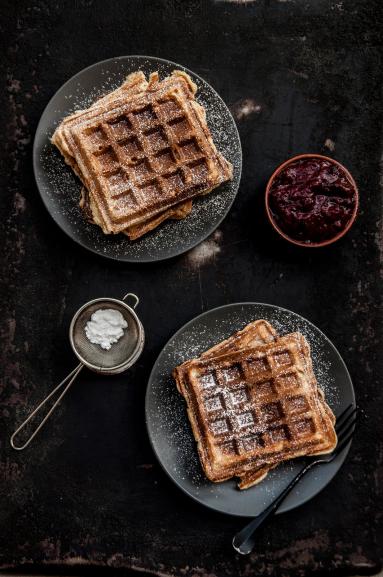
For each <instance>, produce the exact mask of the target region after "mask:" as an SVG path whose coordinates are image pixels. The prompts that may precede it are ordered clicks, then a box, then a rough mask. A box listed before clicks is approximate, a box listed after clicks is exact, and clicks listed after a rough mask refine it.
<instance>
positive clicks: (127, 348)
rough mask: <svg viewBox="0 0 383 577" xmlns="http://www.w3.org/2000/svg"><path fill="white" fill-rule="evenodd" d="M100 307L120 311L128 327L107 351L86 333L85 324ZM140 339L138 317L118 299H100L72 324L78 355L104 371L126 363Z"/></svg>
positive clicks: (72, 337)
mask: <svg viewBox="0 0 383 577" xmlns="http://www.w3.org/2000/svg"><path fill="white" fill-rule="evenodd" d="M99 309H115V310H117V311H119V312H120V313H121V314H122V316H123V317H124V319H125V320H126V322H127V323H128V327H127V328H126V329H124V334H123V336H122V337H121V338H120V339H119V340H118V341H117V343H113V344H112V346H111V348H110V349H109V350H108V351H107V350H104V349H103V348H101V346H100V345H96V344H94V343H91V342H90V341H89V340H88V338H87V336H86V333H85V325H86V323H87V322H88V321H90V318H91V316H92V314H93V313H94V312H96V311H97V310H99ZM138 340H139V327H138V324H137V320H136V318H135V317H134V316H133V315H132V314H131V313H130V311H129V310H128V309H126V308H125V307H124V306H123V305H120V304H119V303H118V302H116V301H110V300H108V299H103V300H98V301H97V302H94V303H91V304H89V305H88V306H87V307H86V308H84V309H83V310H82V311H81V312H80V314H79V316H78V317H77V319H76V320H75V322H74V323H73V326H72V334H71V341H72V346H73V348H74V349H75V352H76V353H77V354H78V356H79V357H80V358H81V359H83V360H84V361H85V364H88V365H91V368H93V370H100V371H103V370H105V369H107V370H110V371H113V370H115V369H118V368H119V367H120V366H121V365H123V364H125V363H126V362H127V361H128V360H129V359H130V358H131V357H132V356H133V354H134V353H135V351H136V349H137V346H138Z"/></svg>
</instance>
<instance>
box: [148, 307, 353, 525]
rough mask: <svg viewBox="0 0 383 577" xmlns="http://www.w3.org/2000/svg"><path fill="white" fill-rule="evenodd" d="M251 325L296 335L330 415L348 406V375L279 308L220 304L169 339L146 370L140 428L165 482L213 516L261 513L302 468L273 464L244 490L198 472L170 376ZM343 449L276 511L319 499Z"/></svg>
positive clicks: (316, 337)
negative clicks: (307, 349) (306, 346)
mask: <svg viewBox="0 0 383 577" xmlns="http://www.w3.org/2000/svg"><path fill="white" fill-rule="evenodd" d="M255 319H266V320H268V321H269V322H270V323H272V324H273V326H274V327H275V328H276V330H277V331H278V333H279V334H280V335H283V334H287V333H289V332H293V331H299V332H301V333H302V334H304V335H305V336H306V337H307V339H308V341H309V343H310V346H311V352H312V357H313V364H314V371H315V374H316V377H317V380H318V383H319V385H320V386H321V387H322V388H323V390H324V392H325V395H326V400H327V402H328V404H329V405H330V407H331V408H332V409H333V411H334V413H335V415H338V414H340V412H341V411H342V410H343V409H344V408H345V407H347V406H348V405H350V404H353V405H354V404H355V396H354V389H353V386H352V382H351V378H350V375H349V373H348V371H347V368H346V366H345V364H344V362H343V360H342V358H341V356H340V355H339V353H338V351H337V350H336V348H335V347H334V345H333V344H332V343H331V342H330V341H329V340H328V338H327V337H326V336H325V335H324V334H323V333H322V332H321V331H320V330H319V329H318V328H317V327H315V326H314V325H313V324H311V323H310V322H309V321H307V320H306V319H304V318H303V317H301V316H299V315H297V314H295V313H293V312H291V311H288V310H286V309H282V308H280V307H276V306H274V305H266V304H260V303H237V304H231V305H226V306H223V307H219V308H216V309H213V310H211V311H208V312H206V313H203V314H202V315H200V316H198V317H196V318H195V319H193V320H192V321H190V322H189V323H187V324H186V325H185V326H183V327H182V328H181V329H180V330H179V331H178V332H177V333H176V334H175V335H174V336H173V337H172V338H171V339H170V340H169V342H168V343H167V344H166V346H165V347H164V349H163V350H162V352H161V354H160V355H159V357H158V359H157V361H156V363H155V365H154V367H153V370H152V373H151V375H150V379H149V384H148V389H147V393H146V422H147V428H148V433H149V438H150V441H151V444H152V446H153V449H154V452H155V454H156V456H157V458H158V460H159V462H160V463H161V465H162V467H163V468H164V469H165V471H166V472H167V474H168V475H169V476H170V478H171V479H172V480H173V481H174V482H175V483H176V485H178V487H179V488H180V489H182V490H183V491H185V493H187V494H188V495H189V496H190V497H192V498H193V499H195V500H196V501H198V502H199V503H201V504H202V505H205V506H206V507H210V508H211V509H215V510H216V511H220V512H222V513H228V514H230V515H239V516H243V517H248V516H256V515H258V514H259V513H261V512H262V511H263V510H264V509H265V507H267V505H269V504H270V503H271V501H272V500H273V499H274V498H275V497H276V496H277V495H278V494H279V493H280V492H281V491H282V489H283V488H284V487H286V485H287V484H288V483H289V481H290V480H291V479H292V478H293V477H294V476H295V475H296V473H297V472H298V471H299V470H300V469H301V468H302V461H300V462H299V460H295V461H294V460H292V461H289V462H286V463H285V464H282V465H279V467H277V468H276V469H275V470H273V471H271V472H270V473H269V474H268V476H267V477H266V479H265V480H264V481H262V482H261V483H260V484H259V485H256V486H254V487H252V488H250V489H247V490H245V491H239V490H238V489H237V486H236V482H235V481H234V480H229V481H226V482H224V483H211V482H210V481H209V480H208V479H207V478H206V477H205V476H204V474H203V472H202V469H201V466H200V463H199V459H198V455H197V451H196V447H195V441H194V438H193V434H192V431H191V428H190V425H189V421H188V418H187V414H186V410H185V403H184V401H183V398H182V397H181V395H180V394H179V393H178V391H177V388H176V385H175V382H174V380H173V379H172V376H171V371H172V369H173V368H174V367H175V366H177V365H179V364H180V363H182V362H183V361H185V360H187V359H190V358H194V357H196V356H198V355H200V354H201V353H202V352H203V351H205V350H206V349H208V348H209V347H211V346H212V345H214V344H216V343H218V342H219V341H222V340H223V339H226V338H227V337H228V336H229V335H231V334H232V333H233V332H235V331H237V330H239V329H242V328H243V327H244V326H245V325H246V324H248V323H249V322H251V321H253V320H255ZM350 445H351V443H350V444H349V445H348V446H347V447H346V448H345V449H344V451H343V452H342V453H341V454H340V455H339V456H338V457H337V458H336V459H334V461H333V462H332V463H330V464H327V465H322V466H319V467H316V468H314V469H313V470H312V471H310V472H308V473H307V474H306V475H305V477H304V478H303V479H302V481H301V482H300V483H299V484H298V485H297V487H296V489H295V490H294V491H293V492H292V493H290V495H289V496H288V497H287V498H286V500H285V501H284V503H283V504H282V505H281V507H280V509H279V511H278V512H279V513H282V512H284V511H289V510H290V509H294V508H295V507H298V506H299V505H301V504H302V503H305V502H306V501H308V500H309V499H311V498H312V497H314V495H316V494H317V493H319V491H321V489H323V488H324V487H325V486H326V485H327V483H329V482H330V481H331V479H332V478H333V477H334V475H335V474H336V473H337V471H338V470H339V469H340V467H341V466H342V463H343V461H344V460H345V458H346V455H347V453H348V450H349V448H350Z"/></svg>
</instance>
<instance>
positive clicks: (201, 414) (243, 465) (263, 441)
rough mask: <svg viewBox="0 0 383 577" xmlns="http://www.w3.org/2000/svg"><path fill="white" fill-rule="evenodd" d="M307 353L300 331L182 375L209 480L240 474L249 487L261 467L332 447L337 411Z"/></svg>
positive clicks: (206, 361)
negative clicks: (327, 404) (326, 403)
mask: <svg viewBox="0 0 383 577" xmlns="http://www.w3.org/2000/svg"><path fill="white" fill-rule="evenodd" d="M234 337H235V336H234ZM229 340H230V339H229ZM234 340H235V339H234ZM232 342H233V341H232ZM237 342H238V339H237ZM307 356H308V357H309V356H310V355H309V346H308V344H307V342H306V340H305V339H304V337H303V336H302V335H300V334H299V333H294V334H290V335H286V336H285V337H282V338H279V339H278V340H277V341H273V342H269V343H268V344H264V345H258V346H252V347H248V348H246V349H242V350H241V349H240V350H237V351H234V352H229V353H226V354H224V355H220V356H216V357H212V358H209V357H208V355H206V356H205V358H203V357H200V359H196V360H194V361H189V362H188V363H186V364H185V365H186V366H185V367H184V369H183V370H181V369H180V367H179V368H178V370H176V371H175V376H176V380H177V385H178V386H179V387H180V380H181V377H180V375H181V374H182V385H181V387H180V390H181V392H182V394H183V395H184V396H185V399H186V402H187V409H188V415H189V419H190V422H191V425H192V429H193V433H194V436H195V438H196V440H197V446H198V451H199V455H200V460H201V464H202V467H203V469H204V471H205V474H206V475H207V477H208V478H209V479H210V480H212V481H215V482H218V481H223V480H225V479H228V478H230V477H233V476H237V477H241V479H242V483H243V485H242V488H245V487H247V486H250V485H251V484H253V483H254V482H257V481H254V475H255V477H256V478H257V476H258V477H259V475H260V467H264V468H265V467H267V469H266V470H265V471H264V474H266V473H267V470H268V469H269V468H270V467H271V466H275V464H277V463H279V462H281V461H283V460H286V459H290V458H293V457H296V456H302V455H308V454H312V453H314V452H329V451H331V450H333V448H334V447H335V445H336V435H335V431H334V428H333V419H332V418H331V415H332V413H331V411H330V409H328V411H325V410H324V409H323V405H324V401H323V398H322V396H321V395H320V394H318V389H317V387H316V381H315V377H314V375H313V373H312V367H311V361H310V359H309V358H307ZM177 377H178V378H177ZM263 476H264V475H263ZM258 480H259V479H258Z"/></svg>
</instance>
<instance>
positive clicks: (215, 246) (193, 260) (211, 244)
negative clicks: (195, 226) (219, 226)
mask: <svg viewBox="0 0 383 577" xmlns="http://www.w3.org/2000/svg"><path fill="white" fill-rule="evenodd" d="M221 241H222V232H221V231H220V230H216V231H215V232H214V233H213V235H212V236H211V238H208V239H207V240H205V241H204V242H201V244H199V245H197V246H196V247H195V248H193V250H191V251H190V252H189V254H188V260H189V262H190V264H191V265H192V266H193V267H197V268H198V267H200V266H201V265H203V264H206V263H208V262H210V261H211V260H212V259H214V257H215V256H216V255H217V254H219V253H220V252H221V247H220V242H221Z"/></svg>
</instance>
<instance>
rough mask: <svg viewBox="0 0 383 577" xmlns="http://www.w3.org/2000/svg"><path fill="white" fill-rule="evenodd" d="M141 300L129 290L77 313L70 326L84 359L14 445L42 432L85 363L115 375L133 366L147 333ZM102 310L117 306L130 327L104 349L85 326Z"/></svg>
mask: <svg viewBox="0 0 383 577" xmlns="http://www.w3.org/2000/svg"><path fill="white" fill-rule="evenodd" d="M128 297H131V298H132V299H134V304H133V305H132V307H130V306H129V305H128V304H127V303H126V302H124V301H125V300H126V299H127V298H128ZM138 303H139V299H138V297H137V296H136V295H135V294H133V293H128V294H126V295H125V296H124V298H123V299H122V300H117V299H112V298H98V299H94V300H92V301H89V302H88V303H86V304H85V305H83V306H82V307H81V308H80V309H79V310H78V311H77V313H76V314H75V315H74V317H73V319H72V322H71V324H70V327H69V340H70V343H71V345H72V349H73V351H74V353H75V355H76V356H77V357H78V359H79V360H80V364H79V365H78V366H77V367H76V368H75V369H74V370H73V371H72V372H71V373H69V375H68V376H67V377H65V379H64V380H63V381H61V383H59V384H58V385H57V387H55V388H54V389H53V391H51V392H50V393H49V395H48V396H47V397H45V399H43V401H42V402H41V403H40V404H39V405H38V406H37V407H36V408H35V409H34V411H32V413H31V414H30V415H29V416H28V418H27V419H26V420H25V421H24V422H23V423H22V424H21V425H20V426H19V427H18V429H16V431H15V432H14V433H13V435H12V436H11V439H10V443H11V446H12V447H13V448H14V449H16V450H18V451H21V450H22V449H25V448H26V447H27V446H28V445H29V443H30V442H31V441H32V439H33V438H34V437H35V436H36V434H37V433H38V432H39V430H40V429H41V427H42V426H43V425H44V423H45V422H46V421H47V419H48V418H49V416H50V415H51V414H52V412H53V411H54V409H55V408H56V407H57V405H58V404H59V402H60V401H61V399H62V398H63V396H64V395H65V393H66V392H67V391H68V389H69V387H70V386H71V385H72V383H73V382H74V380H75V379H76V377H77V375H78V374H79V373H80V371H81V369H82V368H83V367H84V366H85V367H87V368H89V369H90V370H92V371H94V372H96V373H103V374H106V375H114V374H117V373H122V372H123V371H126V370H127V369H128V368H129V367H131V366H132V365H133V364H134V363H135V362H136V360H137V359H138V357H139V356H140V354H141V352H142V349H143V347H144V341H145V334H144V328H143V326H142V324H141V321H140V319H139V318H138V316H137V315H136V313H135V312H134V310H133V309H135V308H136V306H137V305H138ZM100 309H114V310H117V311H118V312H120V313H121V314H122V316H123V318H124V319H125V321H126V322H127V324H128V326H127V328H126V329H124V333H123V335H122V337H121V338H120V339H119V340H118V341H117V342H116V343H113V345H112V346H111V348H110V349H109V350H105V349H103V348H101V346H100V345H98V344H94V343H91V342H90V341H89V340H88V338H87V336H86V333H85V326H86V324H87V322H88V321H90V319H91V316H92V314H93V313H94V312H96V311H97V310H100ZM59 391H61V392H60V395H59V397H58V398H57V400H56V401H55V403H54V404H53V405H52V407H51V408H50V409H49V411H48V412H47V414H46V415H45V417H44V418H43V419H42V421H41V422H40V423H39V425H38V426H37V427H36V429H35V430H34V431H33V432H32V434H31V435H30V436H29V437H28V438H27V440H26V441H25V442H24V444H23V445H16V443H15V437H16V436H17V435H18V434H19V433H20V432H21V431H22V430H23V429H24V427H25V426H26V425H27V424H28V423H29V422H30V421H31V419H32V418H33V417H34V416H35V415H36V414H37V413H38V412H39V411H40V409H42V408H43V407H44V405H45V403H46V402H47V401H48V400H49V399H50V398H52V397H53V396H54V395H55V393H58V392H59Z"/></svg>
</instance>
